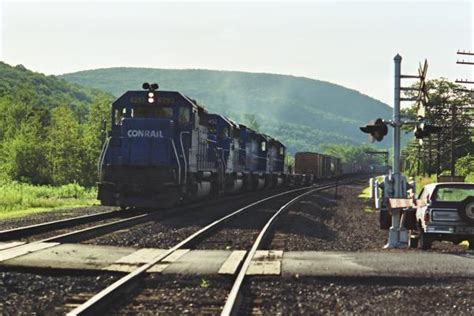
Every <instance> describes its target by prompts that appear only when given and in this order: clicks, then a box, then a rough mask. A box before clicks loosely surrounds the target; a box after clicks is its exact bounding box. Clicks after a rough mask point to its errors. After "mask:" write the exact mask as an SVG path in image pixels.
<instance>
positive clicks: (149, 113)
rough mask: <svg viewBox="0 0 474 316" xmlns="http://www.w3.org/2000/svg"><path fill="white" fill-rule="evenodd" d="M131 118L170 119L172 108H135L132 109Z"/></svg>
mask: <svg viewBox="0 0 474 316" xmlns="http://www.w3.org/2000/svg"><path fill="white" fill-rule="evenodd" d="M131 117H136V118H140V117H141V118H145V117H150V118H172V117H173V108H171V107H163V106H137V107H135V108H133V109H132V115H131Z"/></svg>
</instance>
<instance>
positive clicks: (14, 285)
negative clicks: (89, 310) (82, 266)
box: [0, 271, 119, 315]
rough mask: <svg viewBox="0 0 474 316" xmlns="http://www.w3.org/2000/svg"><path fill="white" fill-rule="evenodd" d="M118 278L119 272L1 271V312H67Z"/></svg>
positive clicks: (48, 313) (25, 313) (10, 313)
mask: <svg viewBox="0 0 474 316" xmlns="http://www.w3.org/2000/svg"><path fill="white" fill-rule="evenodd" d="M118 278H119V276H118V275H114V274H110V273H101V274H100V275H58V274H39V273H38V274H37V273H29V272H21V273H20V272H13V271H0V315H18V314H23V315H32V314H38V315H44V314H46V315H64V314H65V313H67V312H68V311H69V310H70V309H71V308H72V307H68V306H67V304H72V303H81V302H80V301H77V298H78V297H84V298H89V297H91V296H92V295H93V294H95V293H96V292H98V291H100V290H101V289H103V288H104V287H106V286H108V285H110V284H111V283H113V282H114V281H115V280H117V279H118Z"/></svg>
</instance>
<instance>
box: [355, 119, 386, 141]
mask: <svg viewBox="0 0 474 316" xmlns="http://www.w3.org/2000/svg"><path fill="white" fill-rule="evenodd" d="M360 130H361V131H363V132H364V133H367V134H370V136H369V138H370V140H371V141H372V142H374V140H376V141H378V142H380V141H381V140H382V139H383V138H384V136H385V135H387V133H388V127H387V124H386V123H385V122H384V121H383V120H382V119H381V118H378V119H376V120H375V121H372V122H370V123H369V124H367V125H366V126H362V127H360Z"/></svg>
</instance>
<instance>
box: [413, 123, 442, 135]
mask: <svg viewBox="0 0 474 316" xmlns="http://www.w3.org/2000/svg"><path fill="white" fill-rule="evenodd" d="M440 130H441V127H439V126H435V125H430V124H427V123H426V122H422V123H420V124H418V125H417V126H416V127H415V138H416V139H423V138H425V137H428V136H430V135H431V134H435V133H438V132H439V131H440Z"/></svg>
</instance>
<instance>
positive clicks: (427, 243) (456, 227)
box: [410, 182, 474, 250]
mask: <svg viewBox="0 0 474 316" xmlns="http://www.w3.org/2000/svg"><path fill="white" fill-rule="evenodd" d="M416 205H417V207H416V225H415V226H416V229H415V230H414V231H412V234H411V237H410V247H412V248H416V247H417V246H418V244H419V245H420V247H421V248H422V249H430V248H431V245H432V243H433V241H435V240H439V241H442V240H445V241H451V242H453V243H455V244H459V243H461V242H462V241H464V240H468V241H469V249H471V250H473V249H474V183H462V182H454V183H432V184H428V185H426V186H425V187H424V188H423V190H422V191H421V192H420V194H419V196H418V198H417V201H416Z"/></svg>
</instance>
